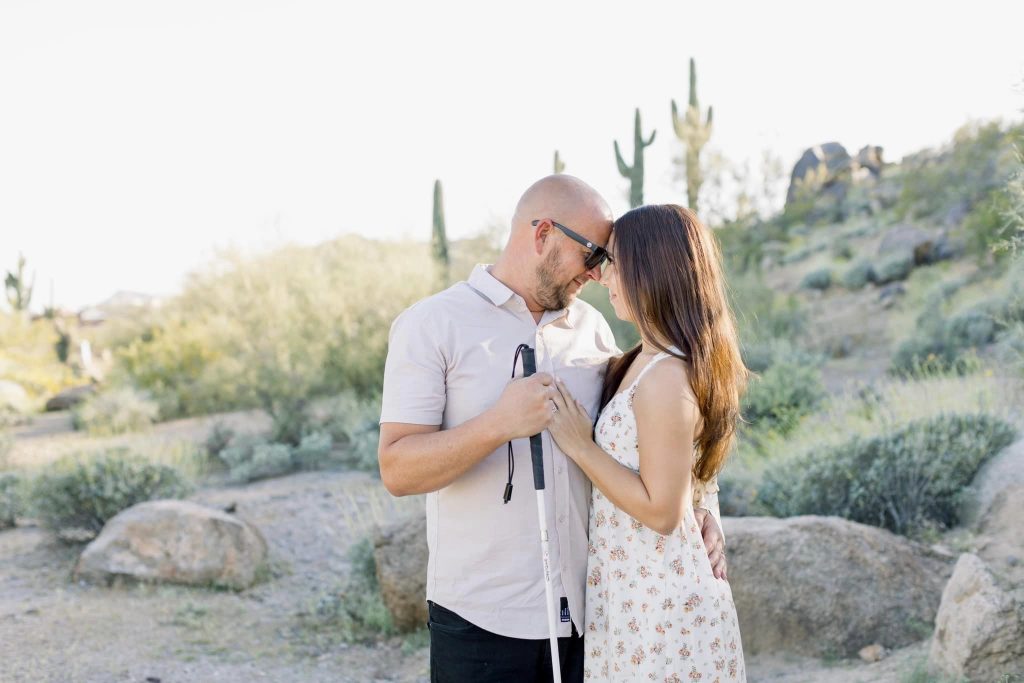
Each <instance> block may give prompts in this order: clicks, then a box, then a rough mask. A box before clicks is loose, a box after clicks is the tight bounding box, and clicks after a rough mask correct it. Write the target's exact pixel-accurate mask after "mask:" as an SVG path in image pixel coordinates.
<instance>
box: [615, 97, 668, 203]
mask: <svg viewBox="0 0 1024 683" xmlns="http://www.w3.org/2000/svg"><path fill="white" fill-rule="evenodd" d="M657 132H658V131H656V130H652V131H651V137H650V138H649V139H648V140H647V141H646V142H645V141H644V136H643V135H642V134H641V133H640V109H639V108H638V109H637V110H636V115H635V116H634V117H633V165H632V166H628V165H627V164H626V162H625V161H623V159H622V154H621V153H620V152H619V141H618V140H616V141H615V161H616V162H617V163H618V165H619V173H621V174H622V176H623V177H624V178H628V179H629V206H630V208H635V207H637V206H640V205H641V204H643V203H644V147H648V146H650V144H651V143H653V142H654V136H655V134H656V133H657Z"/></svg>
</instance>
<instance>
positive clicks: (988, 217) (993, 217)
mask: <svg viewBox="0 0 1024 683" xmlns="http://www.w3.org/2000/svg"><path fill="white" fill-rule="evenodd" d="M1011 202H1012V200H1011V196H1010V194H1009V193H1008V192H1007V191H1006V190H1005V189H1003V188H1001V189H998V190H993V191H992V192H991V193H990V194H989V195H988V196H987V197H985V199H983V200H982V201H979V202H978V203H977V204H976V205H975V206H974V207H973V208H972V209H971V211H970V213H968V214H967V217H966V218H964V224H963V233H964V234H965V236H966V242H967V248H968V249H969V250H970V252H971V253H972V254H974V255H975V256H976V257H977V258H978V259H979V260H980V261H982V262H984V261H985V260H987V259H988V258H989V257H994V258H995V259H996V260H999V259H1000V258H1002V257H1004V256H1006V255H1007V253H1008V252H1007V251H1005V250H1000V249H998V248H997V247H998V246H999V245H1000V244H1002V243H1003V242H1004V241H1005V240H1006V237H1007V234H1008V232H1009V231H1010V230H1011V219H1010V217H1009V216H1008V214H1009V213H1010V212H1011V211H1012V203H1011Z"/></svg>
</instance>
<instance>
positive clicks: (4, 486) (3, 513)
mask: <svg viewBox="0 0 1024 683" xmlns="http://www.w3.org/2000/svg"><path fill="white" fill-rule="evenodd" d="M23 514H25V480H24V478H23V477H22V476H21V475H18V474H15V473H14V472H0V529H3V528H6V527H12V526H14V520H15V517H17V516H19V515H23Z"/></svg>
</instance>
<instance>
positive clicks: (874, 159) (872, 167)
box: [854, 145, 885, 178]
mask: <svg viewBox="0 0 1024 683" xmlns="http://www.w3.org/2000/svg"><path fill="white" fill-rule="evenodd" d="M882 151H883V150H882V148H881V147H879V146H878V145H865V146H864V147H861V148H860V151H859V152H857V156H855V157H854V161H855V162H857V165H858V166H859V167H860V168H863V169H866V170H867V171H868V173H870V174H871V175H872V176H873V177H875V178H878V177H879V176H881V175H882V166H883V165H884V163H885V162H883V161H882Z"/></svg>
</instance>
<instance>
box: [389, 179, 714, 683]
mask: <svg viewBox="0 0 1024 683" xmlns="http://www.w3.org/2000/svg"><path fill="white" fill-rule="evenodd" d="M611 228H612V214H611V210H610V209H609V208H608V205H607V203H606V202H605V201H604V200H603V199H602V198H601V197H600V195H598V194H597V192H596V191H595V190H594V189H593V188H591V187H590V186H588V185H587V184H586V183H584V182H583V181H581V180H579V179H578V178H574V177H572V176H567V175H562V174H560V175H553V176H548V177H547V178H543V179H541V180H540V181H538V182H536V183H534V184H533V185H532V186H531V187H530V188H529V189H527V191H526V192H525V193H524V194H523V196H522V198H520V200H519V203H518V204H517V206H516V210H515V214H514V216H513V219H512V232H511V235H510V236H509V241H508V244H507V245H506V247H505V249H504V251H503V252H502V254H501V256H500V257H499V258H498V260H497V262H496V263H495V264H494V265H493V266H491V267H485V266H479V265H478V266H477V267H476V268H475V269H474V270H473V273H472V274H471V275H470V277H469V280H468V281H467V282H460V283H458V284H456V285H453V286H452V287H450V288H448V289H447V290H445V291H443V292H441V293H439V294H436V295H434V296H431V297H429V298H427V299H424V300H422V301H420V302H418V303H416V304H415V305H413V306H412V307H410V308H409V309H408V310H406V311H405V312H403V313H402V314H401V315H400V316H399V317H398V318H397V319H396V320H395V322H394V324H393V325H392V328H391V335H390V339H389V349H388V358H387V363H386V367H385V371H384V397H383V408H382V412H381V434H380V449H379V457H380V470H381V478H382V480H383V482H384V485H385V487H387V489H388V491H390V492H391V493H392V494H393V495H398V496H402V495H412V494H419V493H426V494H427V497H426V508H427V543H428V546H429V549H430V559H429V562H428V567H427V600H428V607H429V615H430V616H429V623H428V625H429V628H430V666H431V680H432V681H457V682H459V683H462V682H472V683H481V682H487V681H547V680H550V679H551V658H550V649H549V641H548V640H547V638H548V621H547V617H546V611H545V610H546V600H545V589H544V586H545V583H544V576H543V571H542V562H541V548H540V536H539V526H538V521H537V507H536V501H535V495H534V493H533V490H532V489H533V487H532V486H531V482H532V476H531V469H530V467H529V461H530V457H529V453H530V450H529V442H528V437H529V436H531V435H533V434H538V433H542V432H543V440H544V454H545V457H544V468H545V474H544V476H545V483H546V488H545V504H546V505H545V507H546V512H547V516H548V520H547V522H548V530H549V535H550V539H551V557H550V566H551V568H552V570H551V581H552V587H553V592H554V595H555V599H556V601H557V602H558V603H559V604H560V610H559V621H558V626H559V632H558V634H557V635H558V637H559V658H560V662H561V669H562V678H563V680H565V681H567V682H571V681H582V679H583V638H582V635H581V626H580V625H581V623H582V621H583V617H584V589H585V586H586V567H587V531H588V513H589V504H590V484H589V482H588V481H587V479H586V477H585V476H584V475H583V473H582V472H581V471H580V470H579V468H578V467H576V465H575V463H573V462H572V461H571V460H570V459H569V458H567V457H566V456H565V455H564V454H563V453H562V452H561V451H560V450H559V449H558V447H557V445H556V444H555V443H554V441H553V440H552V439H551V438H550V437H549V435H548V434H547V433H546V432H544V430H545V428H546V427H547V425H548V423H549V421H550V419H551V411H552V407H553V403H552V401H551V399H552V397H553V396H554V395H555V393H556V392H557V389H555V388H554V387H553V386H552V380H553V378H555V377H558V378H560V379H561V380H563V381H564V382H565V383H566V385H567V386H568V388H569V390H570V391H571V392H572V394H573V396H575V397H576V398H577V399H578V400H579V401H580V402H581V403H582V404H583V406H585V407H586V409H587V410H588V412H589V413H590V414H591V415H594V416H596V415H597V412H598V409H599V405H598V404H599V401H600V394H601V383H602V380H603V377H604V370H605V365H606V362H607V360H608V358H609V357H611V356H613V355H616V354H618V353H619V350H618V349H617V348H616V346H615V340H614V337H613V336H612V332H611V329H610V328H609V327H608V324H607V322H606V321H605V320H604V318H603V317H602V316H601V314H600V313H599V312H598V311H597V310H596V309H594V308H593V307H592V306H590V305H589V304H587V303H585V302H583V301H580V300H578V299H577V294H578V293H579V291H580V289H582V287H583V286H584V285H585V284H586V283H587V281H589V280H591V279H595V280H596V279H599V277H600V272H599V269H600V261H601V256H602V255H603V253H604V252H603V245H605V244H606V243H607V241H608V238H609V236H610V234H611ZM523 343H525V344H528V345H530V346H531V347H533V348H534V349H535V350H536V360H537V371H538V372H537V374H536V375H534V376H532V377H529V378H522V377H521V375H522V370H521V366H519V367H517V368H513V359H514V356H515V351H516V348H517V347H518V346H519V345H520V344H523ZM513 374H515V375H516V376H518V377H520V379H515V380H511V381H510V377H512V376H513ZM510 441H511V443H512V447H513V449H514V454H515V458H516V461H517V463H518V464H519V465H520V467H517V468H515V474H514V476H512V474H511V468H510V462H509V460H508V454H507V445H506V444H507V442H510ZM509 478H511V479H512V483H513V485H514V489H513V491H514V492H513V495H512V497H511V499H510V500H509V501H508V502H507V503H505V502H504V501H503V497H504V496H503V492H504V490H505V484H506V482H507V481H508V480H509ZM698 519H701V520H706V524H705V525H704V526H705V542H706V543H707V545H708V548H709V549H710V550H711V556H712V563H713V564H715V563H716V562H720V561H721V558H720V557H717V556H716V555H720V553H721V541H722V539H721V533H720V530H719V528H718V525H717V523H716V521H715V520H714V518H713V517H712V516H711V515H707V514H706V513H703V512H702V514H701V516H700V517H698Z"/></svg>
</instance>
